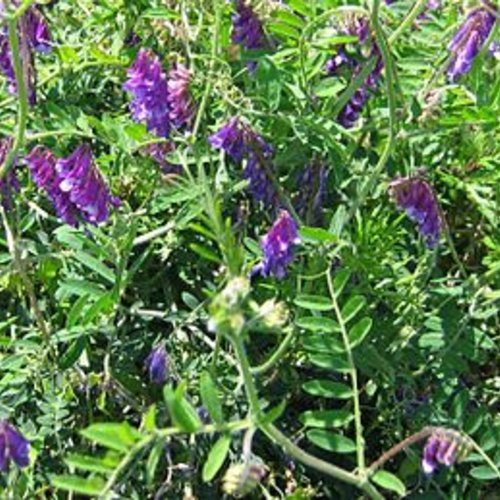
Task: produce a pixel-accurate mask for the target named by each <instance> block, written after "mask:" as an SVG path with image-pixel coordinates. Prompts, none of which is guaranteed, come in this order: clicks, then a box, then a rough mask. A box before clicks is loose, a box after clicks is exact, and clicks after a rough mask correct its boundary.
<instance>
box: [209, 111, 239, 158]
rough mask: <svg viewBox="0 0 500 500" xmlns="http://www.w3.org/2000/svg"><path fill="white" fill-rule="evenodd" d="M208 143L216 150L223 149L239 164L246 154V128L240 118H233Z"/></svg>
mask: <svg viewBox="0 0 500 500" xmlns="http://www.w3.org/2000/svg"><path fill="white" fill-rule="evenodd" d="M208 142H209V143H210V144H211V145H212V146H213V147H214V148H215V149H223V150H224V151H225V152H226V154H228V155H229V156H230V157H231V158H232V159H233V160H234V161H235V162H237V163H238V162H240V161H241V160H242V159H243V156H244V155H245V154H246V144H245V133H244V128H243V124H242V123H241V121H240V119H239V118H238V117H233V118H231V119H230V120H229V121H228V122H227V123H226V124H225V125H223V126H222V127H221V128H220V129H219V130H218V131H217V132H216V133H215V134H213V135H211V136H210V137H209V138H208Z"/></svg>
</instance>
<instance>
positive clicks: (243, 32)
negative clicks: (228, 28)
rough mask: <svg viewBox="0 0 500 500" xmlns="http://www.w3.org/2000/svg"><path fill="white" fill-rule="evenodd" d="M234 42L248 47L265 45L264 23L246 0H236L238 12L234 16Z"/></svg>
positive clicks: (232, 35)
mask: <svg viewBox="0 0 500 500" xmlns="http://www.w3.org/2000/svg"><path fill="white" fill-rule="evenodd" d="M232 20H233V32H232V34H231V39H232V41H233V43H239V44H241V45H243V47H245V48H246V49H259V48H261V47H263V46H264V42H265V35H264V30H263V28H262V23H261V21H260V19H259V18H258V16H257V14H256V13H255V12H254V11H253V9H252V7H251V6H250V5H246V2H245V0H236V14H234V16H233V18H232Z"/></svg>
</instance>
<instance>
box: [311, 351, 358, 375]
mask: <svg viewBox="0 0 500 500" xmlns="http://www.w3.org/2000/svg"><path fill="white" fill-rule="evenodd" d="M308 359H309V361H311V363H313V364H314V365H316V366H319V367H320V368H325V369H326V370H335V371H338V372H347V371H349V363H348V362H347V360H346V359H345V356H339V355H333V354H323V353H321V354H309V356H308Z"/></svg>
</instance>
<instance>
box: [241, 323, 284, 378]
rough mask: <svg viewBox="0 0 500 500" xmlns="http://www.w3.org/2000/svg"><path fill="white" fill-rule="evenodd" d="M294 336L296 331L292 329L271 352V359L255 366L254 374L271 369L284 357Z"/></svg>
mask: <svg viewBox="0 0 500 500" xmlns="http://www.w3.org/2000/svg"><path fill="white" fill-rule="evenodd" d="M293 337H294V331H293V330H290V331H289V332H288V333H287V334H286V337H285V338H284V339H283V340H282V342H281V344H280V345H279V346H278V347H277V348H276V350H275V351H274V352H273V353H272V354H271V356H270V357H269V359H268V360H267V361H265V362H264V363H262V364H261V365H259V366H254V367H253V368H252V369H251V372H252V373H253V374H254V375H262V374H263V373H266V372H267V371H269V370H270V369H271V368H272V367H273V366H274V365H275V364H276V363H277V362H278V361H279V360H280V359H281V358H282V357H283V354H284V353H285V352H286V351H287V350H288V348H289V347H290V344H291V343H292V340H293Z"/></svg>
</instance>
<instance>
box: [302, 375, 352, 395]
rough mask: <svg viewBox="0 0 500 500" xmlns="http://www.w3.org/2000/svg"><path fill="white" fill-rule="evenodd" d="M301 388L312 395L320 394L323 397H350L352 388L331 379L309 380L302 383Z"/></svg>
mask: <svg viewBox="0 0 500 500" xmlns="http://www.w3.org/2000/svg"><path fill="white" fill-rule="evenodd" d="M302 389H304V391H306V392H307V393H309V394H312V395H313V396H322V397H324V398H336V399H350V398H352V389H351V388H350V387H349V386H347V385H346V384H341V383H340V382H333V381H331V380H321V379H316V380H310V381H309V382H305V383H304V384H303V385H302Z"/></svg>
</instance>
